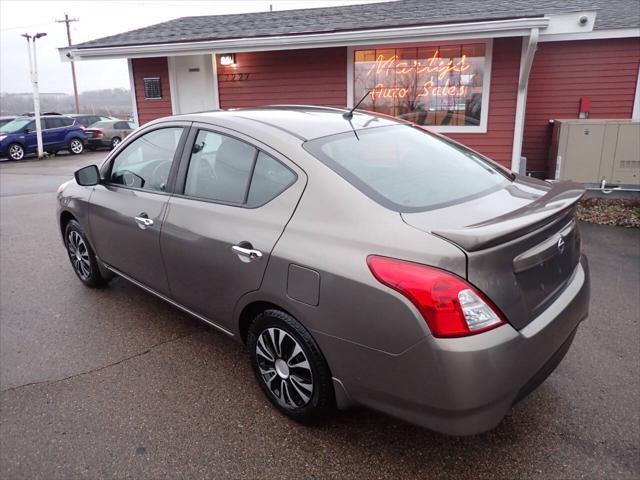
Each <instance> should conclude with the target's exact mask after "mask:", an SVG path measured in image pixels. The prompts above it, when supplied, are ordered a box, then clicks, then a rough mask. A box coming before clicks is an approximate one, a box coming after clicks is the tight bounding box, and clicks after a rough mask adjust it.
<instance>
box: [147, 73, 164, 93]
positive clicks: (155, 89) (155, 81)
mask: <svg viewBox="0 0 640 480" xmlns="http://www.w3.org/2000/svg"><path fill="white" fill-rule="evenodd" d="M144 98H162V88H161V86H160V77H151V78H145V79H144Z"/></svg>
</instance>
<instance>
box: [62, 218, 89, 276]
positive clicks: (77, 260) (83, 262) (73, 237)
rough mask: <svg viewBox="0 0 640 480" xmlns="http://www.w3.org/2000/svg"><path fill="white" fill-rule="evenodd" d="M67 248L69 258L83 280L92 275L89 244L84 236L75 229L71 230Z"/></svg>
mask: <svg viewBox="0 0 640 480" xmlns="http://www.w3.org/2000/svg"><path fill="white" fill-rule="evenodd" d="M67 250H68V251H69V258H70V259H71V264H72V265H73V268H74V270H75V271H76V273H77V274H78V275H79V276H80V278H82V279H83V280H87V279H88V278H89V277H90V276H91V261H90V260H89V251H88V250H87V244H86V243H85V242H84V239H83V238H82V236H81V235H80V234H79V233H78V232H77V231H75V230H72V231H71V232H69V236H68V237H67Z"/></svg>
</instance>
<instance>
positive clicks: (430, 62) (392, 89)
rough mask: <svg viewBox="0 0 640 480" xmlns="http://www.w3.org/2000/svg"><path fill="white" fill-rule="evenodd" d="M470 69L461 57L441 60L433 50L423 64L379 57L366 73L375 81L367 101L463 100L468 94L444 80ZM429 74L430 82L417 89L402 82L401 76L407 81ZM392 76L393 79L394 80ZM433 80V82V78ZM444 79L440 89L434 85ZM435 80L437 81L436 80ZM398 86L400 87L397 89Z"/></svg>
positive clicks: (465, 60)
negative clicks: (438, 98)
mask: <svg viewBox="0 0 640 480" xmlns="http://www.w3.org/2000/svg"><path fill="white" fill-rule="evenodd" d="M471 67H472V65H471V64H469V63H468V60H467V56H466V55H462V56H461V57H460V58H459V60H457V61H454V60H453V59H448V60H445V59H443V58H442V57H441V56H440V51H439V50H435V51H434V53H433V55H432V56H431V57H429V58H428V59H427V60H423V61H421V60H413V61H411V62H408V61H403V60H401V59H400V57H399V56H398V55H391V56H390V57H388V58H385V55H383V54H379V55H378V56H377V57H376V60H375V62H374V63H373V65H371V67H370V68H369V70H368V71H367V72H366V74H365V76H366V77H371V76H374V77H376V78H377V79H378V80H381V78H380V77H382V81H379V82H378V83H376V85H375V87H373V89H372V90H371V93H370V95H371V99H372V100H373V101H375V100H378V99H405V98H419V97H423V98H424V97H438V96H441V97H442V96H445V97H465V96H466V95H467V93H468V92H469V87H468V86H467V85H459V84H455V83H452V82H451V80H450V79H448V78H447V77H448V76H449V75H450V74H466V75H468V76H470V75H472V74H471V73H467V72H469V70H470V69H471ZM425 73H426V74H431V78H430V79H429V80H427V81H425V82H424V83H422V84H421V85H419V86H416V85H415V83H414V82H410V81H408V80H409V79H407V80H405V76H408V75H411V77H413V76H415V78H416V79H417V76H418V75H420V74H425ZM394 75H395V76H394ZM384 77H391V78H393V79H394V80H395V79H397V80H396V81H394V82H393V83H394V84H395V85H388V84H386V83H385V82H384ZM434 77H435V78H434ZM445 78H447V80H446V82H445V83H444V85H438V83H437V80H444V79H445ZM436 79H437V80H436ZM398 84H400V85H399V86H398Z"/></svg>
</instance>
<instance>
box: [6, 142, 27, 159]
mask: <svg viewBox="0 0 640 480" xmlns="http://www.w3.org/2000/svg"><path fill="white" fill-rule="evenodd" d="M9 157H11V159H12V160H22V159H23V158H24V148H22V147H21V146H20V145H15V144H14V145H11V146H10V147H9Z"/></svg>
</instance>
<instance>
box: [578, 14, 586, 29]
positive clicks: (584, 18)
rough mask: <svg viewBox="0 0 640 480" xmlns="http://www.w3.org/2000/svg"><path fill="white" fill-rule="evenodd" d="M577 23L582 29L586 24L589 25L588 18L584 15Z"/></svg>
mask: <svg viewBox="0 0 640 480" xmlns="http://www.w3.org/2000/svg"><path fill="white" fill-rule="evenodd" d="M578 23H579V24H580V26H582V27H584V26H585V25H586V24H587V23H589V17H587V16H586V15H582V16H581V17H580V18H579V19H578Z"/></svg>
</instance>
